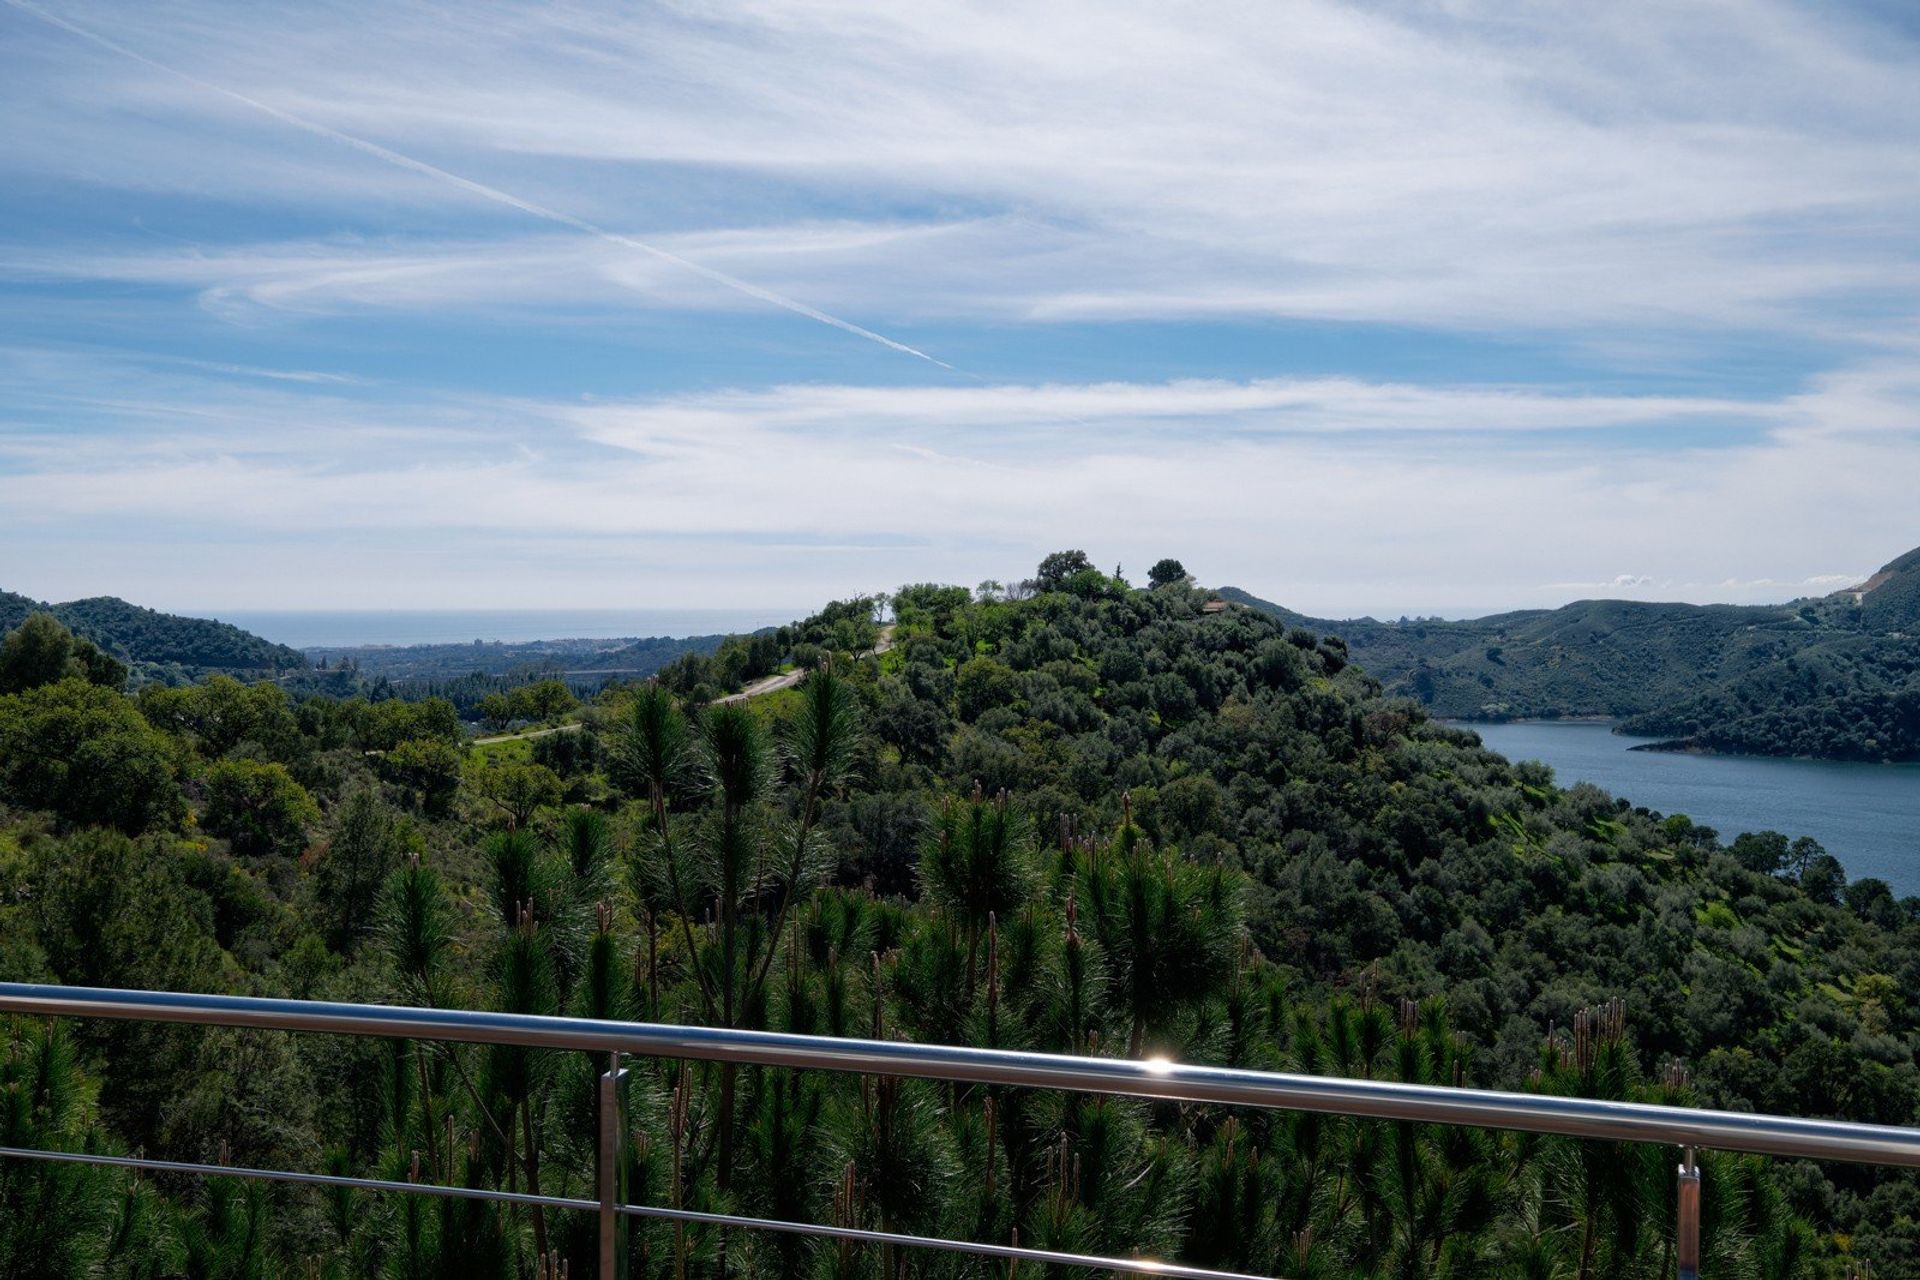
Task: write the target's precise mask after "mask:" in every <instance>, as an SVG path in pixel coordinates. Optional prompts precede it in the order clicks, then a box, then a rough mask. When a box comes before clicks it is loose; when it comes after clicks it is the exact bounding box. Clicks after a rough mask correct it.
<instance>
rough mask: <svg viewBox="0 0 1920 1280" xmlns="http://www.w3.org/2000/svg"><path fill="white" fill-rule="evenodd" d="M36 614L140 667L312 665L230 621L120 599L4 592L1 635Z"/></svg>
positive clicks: (201, 669) (195, 668)
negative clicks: (55, 600)
mask: <svg viewBox="0 0 1920 1280" xmlns="http://www.w3.org/2000/svg"><path fill="white" fill-rule="evenodd" d="M35 612H46V613H51V614H52V615H53V616H54V617H56V618H58V619H59V620H60V621H61V623H62V624H63V625H64V626H65V627H66V628H67V629H68V630H69V631H71V632H73V633H74V634H75V635H77V636H85V637H86V638H87V639H89V640H91V641H93V642H94V643H95V644H97V645H99V646H100V647H101V648H102V649H105V650H106V651H108V652H109V653H111V654H113V655H114V656H115V657H117V658H119V659H121V660H122V661H123V662H127V663H129V664H132V665H134V666H136V667H147V668H167V667H178V668H181V669H183V671H184V672H185V673H187V674H192V673H195V672H205V671H273V670H286V669H289V668H298V667H304V666H306V665H307V659H306V656H305V655H304V654H302V653H301V652H300V651H299V650H298V649H290V648H288V647H287V646H286V645H283V644H274V643H273V642H272V641H270V640H264V639H262V638H261V637H259V636H257V635H254V634H253V633H252V632H251V631H243V630H241V629H240V628H239V627H236V626H233V625H231V624H230V623H225V622H215V621H212V620H210V619H207V618H189V617H185V616H182V615H180V614H177V613H161V612H159V611H158V610H155V609H145V608H142V607H140V606H139V605H136V604H129V603H127V602H126V601H125V600H121V599H119V598H117V597H115V596H94V597H92V598H90V599H86V600H70V601H68V602H67V603H65V604H44V603H42V602H40V601H38V600H34V599H32V598H30V597H28V596H23V595H19V594H17V593H15V592H11V591H0V632H5V631H11V630H12V629H13V628H15V627H17V626H19V625H20V624H21V622H23V621H25V620H26V617H27V615H28V614H30V613H35Z"/></svg>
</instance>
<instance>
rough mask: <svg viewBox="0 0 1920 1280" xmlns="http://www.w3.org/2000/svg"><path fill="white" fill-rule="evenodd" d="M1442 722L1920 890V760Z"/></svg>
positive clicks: (1559, 724)
mask: <svg viewBox="0 0 1920 1280" xmlns="http://www.w3.org/2000/svg"><path fill="white" fill-rule="evenodd" d="M1445 723H1447V724H1451V725H1455V726H1458V727H1461V728H1471V729H1472V730H1473V731H1474V732H1476V733H1478V734H1479V736H1480V741H1481V742H1482V743H1483V744H1484V745H1485V746H1486V747H1487V749H1488V750H1490V751H1497V752H1499V753H1500V754H1501V755H1503V756H1506V757H1507V758H1508V759H1510V760H1538V761H1540V762H1542V763H1544V764H1546V765H1547V766H1549V767H1550V768H1552V769H1553V771H1554V777H1555V780H1556V781H1557V782H1559V783H1560V784H1561V785H1563V786H1571V785H1573V784H1575V783H1578V782H1588V783H1592V784H1593V785H1595V786H1597V787H1600V788H1601V789H1603V790H1605V791H1607V792H1609V793H1610V794H1612V795H1615V796H1619V797H1621V798H1623V799H1625V800H1626V801H1627V802H1628V803H1629V804H1632V805H1635V806H1637V807H1642V808H1646V809H1649V810H1652V811H1654V812H1657V813H1663V814H1680V813H1683V814H1686V815H1687V816H1688V817H1690V818H1692V819H1693V820H1694V821H1695V822H1697V823H1699V824H1701V825H1703V826H1708V827H1712V828H1713V829H1714V830H1716V831H1718V832H1719V833H1720V834H1721V836H1722V838H1723V839H1728V840H1731V839H1732V838H1733V837H1735V836H1737V835H1739V834H1741V833H1742V832H1749V831H1766V830H1773V831H1779V832H1781V833H1783V834H1785V835H1787V836H1789V837H1796V836H1803V835H1805V836H1812V837H1813V838H1814V839H1816V840H1818V841H1820V843H1821V844H1823V845H1825V846H1826V848H1827V849H1828V851H1829V852H1831V853H1832V854H1833V855H1834V856H1835V857H1837V858H1839V859H1840V861H1841V864H1842V865H1843V866H1845V867H1846V869H1847V875H1848V876H1849V877H1850V878H1853V879H1859V878H1861V877H1864V876H1876V877H1878V878H1880V879H1882V880H1885V881H1887V882H1888V883H1889V884H1891V885H1892V886H1893V887H1894V891H1895V893H1897V894H1903V895H1904V894H1916V893H1920V763H1914V762H1905V763H1891V764H1881V763H1869V762H1866V761H1836V760H1808V759H1796V758H1792V757H1785V756H1731V755H1721V754H1718V753H1705V752H1686V751H1643V750H1640V749H1639V748H1640V747H1641V746H1644V745H1648V744H1651V743H1653V742H1657V741H1660V740H1659V739H1652V738H1648V739H1639V738H1636V737H1635V736H1633V735H1630V734H1622V733H1617V732H1614V731H1613V730H1612V728H1611V727H1610V726H1608V725H1607V724H1606V722H1596V721H1587V722H1584V723H1581V722H1574V721H1571V720H1558V721H1554V720H1538V721H1532V722H1518V721H1507V722H1504V723H1497V722H1484V721H1483V722H1478V723H1468V722H1464V721H1459V720H1448V721H1446V722H1445Z"/></svg>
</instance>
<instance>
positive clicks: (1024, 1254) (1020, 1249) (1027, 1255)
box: [618, 1204, 1273, 1280]
mask: <svg viewBox="0 0 1920 1280" xmlns="http://www.w3.org/2000/svg"><path fill="white" fill-rule="evenodd" d="M618 1211H619V1212H620V1213H623V1214H626V1215H627V1216H629V1217H634V1218H664V1219H666V1220H667V1221H669V1222H694V1223H702V1224H707V1225H712V1226H721V1227H743V1228H747V1229H749V1230H753V1231H781V1232H785V1233H787V1234H789V1235H802V1236H827V1237H829V1238H831V1239H835V1240H851V1241H855V1242H857V1243H860V1244H897V1245H903V1246H905V1247H907V1248H911V1249H944V1250H946V1251H947V1252H948V1253H970V1254H974V1255H976V1256H979V1257H983V1258H1008V1259H1011V1260H1013V1261H1015V1262H1051V1263H1055V1264H1057V1265H1059V1266H1063V1267H1089V1268H1093V1269H1096V1270H1101V1271H1118V1272H1121V1273H1123V1274H1126V1275H1150V1276H1172V1277H1177V1278H1178V1280H1273V1278H1272V1277H1271V1276H1256V1275H1249V1274H1248V1273H1246V1272H1244V1271H1210V1270H1208V1269H1207V1268H1205V1267H1189V1266H1186V1265H1185V1264H1183V1263H1179V1262H1160V1261H1157V1260H1155V1259H1152V1258H1108V1257H1102V1256H1100V1255H1099V1254H1091V1253H1057V1252H1055V1251H1054V1250H1052V1249H1029V1248H1027V1247H1026V1246H1025V1245H1014V1244H979V1243H975V1242H973V1241H970V1240H948V1239H945V1238H944V1237H941V1236H909V1235H901V1234H899V1233H898V1232H894V1231H868V1230H866V1229H865V1228H864V1227H829V1226H823V1225H821V1224H820V1223H817V1222H787V1221H785V1220H784V1219H780V1218H742V1217H738V1216H736V1215H734V1214H730V1213H704V1212H701V1211H700V1210H697V1209H660V1208H655V1207H653V1206H652V1205H639V1204H627V1205H621V1206H620V1208H619V1210H618Z"/></svg>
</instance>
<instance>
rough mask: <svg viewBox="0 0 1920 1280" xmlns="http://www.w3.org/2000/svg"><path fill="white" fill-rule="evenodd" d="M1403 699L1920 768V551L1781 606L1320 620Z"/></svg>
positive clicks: (1575, 608) (1582, 604)
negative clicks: (1847, 584) (1913, 763)
mask: <svg viewBox="0 0 1920 1280" xmlns="http://www.w3.org/2000/svg"><path fill="white" fill-rule="evenodd" d="M1220 594H1221V595H1222V596H1223V597H1225V598H1226V599H1229V600H1233V601H1236V602H1238V603H1240V604H1244V605H1247V606H1248V607H1251V608H1256V609H1261V610H1263V611H1265V612H1267V613H1270V614H1272V615H1274V616H1275V617H1278V618H1281V619H1283V620H1285V621H1286V622H1288V623H1289V624H1291V625H1296V626H1303V627H1308V628H1311V629H1314V630H1318V631H1332V632H1336V633H1338V634H1339V635H1341V636H1342V637H1343V638H1344V639H1345V640H1346V642H1347V646H1348V649H1349V651H1350V652H1351V653H1352V655H1353V659H1354V661H1355V662H1357V663H1359V664H1360V665H1361V666H1363V667H1365V668H1366V669H1367V670H1368V671H1369V672H1371V673H1372V674H1373V675H1374V676H1376V677H1378V678H1379V679H1380V680H1381V681H1382V682H1383V683H1384V684H1385V685H1386V686H1387V688H1388V690H1389V691H1390V692H1397V693H1403V694H1406V695H1408V696H1411V697H1415V698H1418V699H1419V700H1420V701H1421V702H1423V703H1425V704H1426V705H1427V706H1428V707H1430V708H1432V710H1433V711H1434V712H1435V713H1436V714H1438V715H1442V716H1448V717H1453V718H1458V719H1465V720H1516V719H1534V718H1563V717H1577V716H1605V717H1608V718H1611V719H1617V720H1620V721H1621V722H1622V723H1621V727H1622V728H1623V729H1625V730H1627V731H1629V732H1635V733H1645V734H1649V735H1652V736H1655V737H1660V738H1665V739H1668V741H1667V742H1665V743H1663V744H1662V745H1664V746H1669V747H1672V748H1674V749H1680V750H1703V751H1720V752H1729V753H1737V754H1746V755H1792V756H1811V757H1820V758H1826V759H1850V760H1902V759H1914V758H1920V549H1916V550H1913V551H1909V552H1907V553H1906V554H1905V555H1902V556H1900V557H1898V558H1896V559H1894V560H1892V561H1890V562H1889V563H1888V564H1887V565H1886V566H1885V567H1883V568H1882V569H1881V570H1880V571H1879V572H1877V573H1875V574H1874V575H1873V576H1872V577H1870V578H1868V579H1867V580H1866V581H1865V582H1863V583H1860V584H1859V585H1857V586H1855V587H1851V588H1849V589H1847V590H1845V591H1840V592H1836V593H1835V594H1833V595H1830V596H1825V597H1821V598H1817V599H1806V600H1796V601H1792V602H1790V603H1787V604H1779V605H1693V604H1650V603H1643V602H1640V601H1628V600H1578V601H1575V602H1573V603H1572V604H1568V605H1564V606H1562V607H1560V608H1558V609H1533V610H1523V611H1520V612H1515V613H1503V614H1495V615H1493V616H1491V617H1485V618H1474V619H1470V620H1467V621H1460V622H1447V621H1440V620H1430V621H1428V620H1411V621H1403V622H1392V623H1389V622H1379V621H1376V620H1375V619H1372V618H1359V619H1349V620H1345V621H1334V620H1329V619H1321V618H1311V617H1307V616H1306V615H1304V614H1300V613H1296V612H1294V611H1293V610H1290V609H1286V608H1284V607H1282V606H1280V605H1276V604H1273V603H1271V602H1269V601H1265V600H1261V599H1260V598H1259V597H1257V596H1253V595H1250V594H1249V593H1247V592H1245V591H1241V590H1239V589H1237V588H1233V587H1227V588H1223V589H1222V590H1221V592H1220Z"/></svg>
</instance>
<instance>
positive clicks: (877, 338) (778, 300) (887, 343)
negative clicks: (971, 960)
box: [5, 0, 959, 372]
mask: <svg viewBox="0 0 1920 1280" xmlns="http://www.w3.org/2000/svg"><path fill="white" fill-rule="evenodd" d="M5 3H6V4H9V5H11V6H13V7H14V8H15V9H18V10H20V11H21V12H23V13H27V14H31V15H32V16H33V17H36V18H38V19H40V20H41V21H42V22H45V23H48V24H49V25H51V26H55V27H59V28H60V29H61V30H63V31H66V32H69V33H71V34H73V35H76V36H78V37H80V38H81V39H82V40H87V41H90V42H92V43H93V44H96V45H99V46H100V47H101V48H103V49H108V50H111V51H112V52H114V53H117V54H119V55H120V56H121V57H124V58H131V59H133V60H134V61H135V62H138V63H140V64H142V65H143V66H148V67H152V68H153V69H154V70H155V71H159V72H163V73H165V74H167V75H170V76H173V77H175V78H176V79H179V80H184V81H186V82H187V83H188V84H191V85H194V86H196V87H198V88H201V89H205V90H207V91H208V92H209V93H217V94H219V95H221V96H222V97H224V98H231V99H232V100H233V101H235V102H238V103H240V104H242V105H243V106H248V107H251V108H253V109H254V110H255V111H259V112H261V113H263V114H265V115H269V116H272V117H273V118H274V119H275V120H278V121H280V122H281V123H283V124H289V125H292V126H293V127H294V128H296V129H303V130H305V131H306V132H308V133H311V134H315V135H317V136H319V137H322V138H326V139H328V140H329V141H332V142H338V143H341V144H342V145H344V146H349V147H352V148H353V149H354V150H356V151H359V152H362V153H363V154H365V155H370V156H372V157H374V158H375V159H376V160H382V161H385V162H386V163H387V164H390V165H392V166H394V167H395V168H397V169H406V170H409V171H411V172H413V173H418V174H421V175H423V176H425V177H429V178H433V179H435V180H436V181H439V182H444V183H446V184H447V185H449V186H452V187H458V188H459V189H460V190H462V191H466V192H470V193H471V194H473V195H476V196H479V197H481V198H482V199H484V200H491V201H492V202H493V203H495V204H503V205H506V206H507V207H508V208H509V209H517V210H519V211H520V212H521V213H524V214H527V215H528V216H530V217H534V218H540V219H543V220H544V221H547V222H554V223H558V224H559V225H561V226H563V227H571V228H572V229H573V230H575V231H582V232H585V233H586V234H587V235H590V236H597V237H599V238H600V239H602V240H604V241H606V242H607V243H608V244H612V245H618V246H620V247H621V248H625V249H633V250H636V251H637V252H640V253H644V254H647V255H649V256H651V257H654V258H658V259H660V260H661V261H662V262H670V263H672V264H673V265H674V266H676V267H681V268H683V269H685V270H687V271H691V272H693V273H694V274H695V275H698V276H704V277H705V278H707V279H708V280H711V281H713V282H714V283H716V284H721V285H725V286H726V287H727V288H729V289H732V290H734V291H735V292H737V293H744V294H745V295H747V296H748V297H749V298H757V299H759V300H760V301H761V302H766V303H770V304H772V305H773V306H776V307H781V308H784V309H785V310H788V311H791V312H793V313H794V314H795V315H798V316H805V317H806V318H807V319H809V320H815V321H818V322H819V323H821V324H824V325H831V326H832V327H834V328H835V329H839V330H841V331H843V332H846V333H851V334H853V335H854V336H855V337H858V338H865V339H866V340H867V341H869V342H877V343H879V344H880V345H881V346H883V347H886V348H889V349H890V350H893V351H899V352H902V353H903V354H906V355H910V356H913V357H915V358H916V359H920V360H925V361H926V362H927V363H929V364H933V365H938V366H939V367H940V368H942V369H946V370H949V371H952V372H959V371H958V370H955V369H954V367H953V366H952V365H950V364H948V363H947V362H946V361H944V360H938V359H935V358H934V357H933V356H930V355H928V354H927V353H926V352H924V351H922V350H920V349H919V348H918V347H910V346H908V345H907V344H906V343H904V342H896V341H895V340H894V339H892V338H889V337H887V336H886V335H885V334H884V333H875V332H874V331H873V330H871V329H865V328H862V327H861V326H859V325H857V324H855V323H853V322H852V321H851V320H842V319H841V318H840V317H839V316H836V315H832V314H829V313H828V312H825V311H822V310H820V309H819V308H818V307H810V306H808V305H807V304H806V303H804V302H801V301H799V300H798V299H795V298H789V297H787V296H786V295H785V294H783V293H776V292H774V291H773V290H772V289H767V288H763V287H762V286H760V285H757V284H754V283H753V282H752V281H750V280H742V279H741V278H740V277H738V276H732V275H728V274H727V273H726V272H724V271H719V270H716V269H714V268H713V267H709V266H705V265H703V264H701V263H698V262H695V261H693V260H692V259H690V258H683V257H681V256H680V255H679V254H677V253H674V252H673V251H671V250H669V249H662V248H661V247H660V246H658V245H654V244H648V243H647V242H646V241H644V240H638V239H635V238H634V237H633V236H629V235H623V234H622V233H620V232H618V231H609V230H608V229H607V228H605V227H603V226H600V225H599V224H597V223H593V222H589V221H587V220H586V219H585V218H580V217H576V216H574V215H573V214H571V213H567V212H565V211H564V210H560V209H552V208H549V207H547V206H546V205H543V204H536V203H534V202H533V201H531V200H525V199H522V198H521V197H519V196H516V195H514V194H513V193H512V192H510V191H502V190H501V189H500V188H499V187H492V186H488V185H487V184H486V183H484V182H477V181H475V180H474V179H472V178H466V177H462V176H461V175H460V174H457V173H454V172H452V171H450V170H447V169H442V168H441V167H440V166H439V165H435V164H428V163H427V162H426V161H425V160H416V159H414V158H413V157H412V156H409V155H403V154H401V153H400V152H398V151H395V150H393V148H391V147H383V146H381V145H380V144H379V143H377V142H369V141H368V140H367V139H365V138H359V137H355V136H354V135H353V134H350V133H342V132H341V131H340V130H338V129H335V128H332V127H331V126H329V125H324V124H321V123H320V122H319V121H317V120H309V119H307V118H306V117H304V116H297V115H294V114H293V113H292V112H291V111H283V110H282V109H280V108H279V107H276V106H274V105H272V104H271V103H267V102H262V101H260V99H258V98H253V97H249V96H248V95H246V94H244V93H241V92H240V91H239V90H237V89H229V88H227V87H226V86H225V85H221V84H215V83H214V82H213V81H211V80H203V79H201V78H200V77H199V76H196V75H194V74H192V73H191V72H187V71H182V70H180V69H179V68H178V67H171V66H168V65H167V64H166V63H164V62H159V61H156V60H155V59H153V58H149V57H148V56H147V55H145V54H144V53H141V52H139V51H138V50H136V49H130V48H128V47H127V46H126V45H123V44H120V43H119V42H118V41H115V40H111V39H109V38H107V37H106V36H103V35H101V34H99V33H98V32H96V31H92V30H89V29H88V28H86V27H83V26H80V25H79V24H77V23H74V22H70V21H68V20H67V19H65V18H63V17H61V16H60V15H59V14H57V13H49V12H48V11H47V10H45V9H42V8H41V7H40V6H39V5H37V4H32V3H30V0H5Z"/></svg>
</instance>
